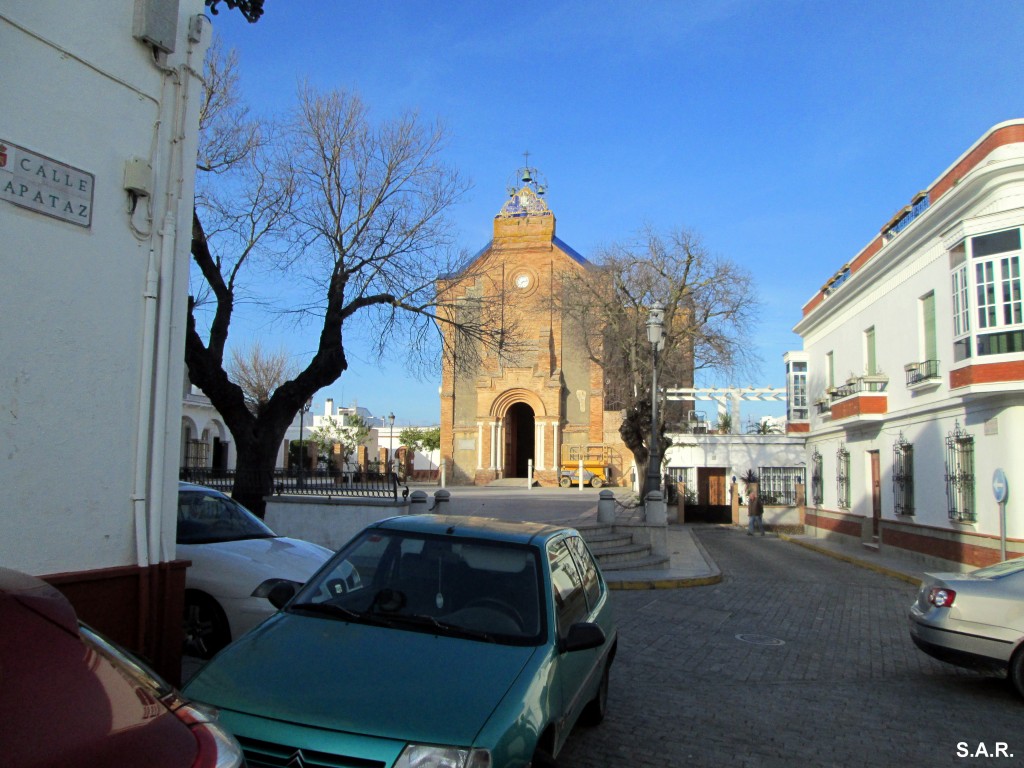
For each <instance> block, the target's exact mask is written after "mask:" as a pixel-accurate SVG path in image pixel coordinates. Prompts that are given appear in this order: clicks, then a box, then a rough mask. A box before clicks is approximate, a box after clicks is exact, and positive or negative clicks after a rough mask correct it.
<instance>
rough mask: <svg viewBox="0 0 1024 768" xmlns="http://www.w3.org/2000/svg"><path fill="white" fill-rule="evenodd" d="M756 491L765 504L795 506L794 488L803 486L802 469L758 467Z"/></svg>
mask: <svg viewBox="0 0 1024 768" xmlns="http://www.w3.org/2000/svg"><path fill="white" fill-rule="evenodd" d="M757 476H758V480H759V481H760V482H759V486H758V490H759V491H760V493H761V501H762V502H764V503H765V504H784V505H786V506H790V507H792V506H794V505H795V504H796V487H797V485H803V484H804V468H803V467H759V468H758V475H757Z"/></svg>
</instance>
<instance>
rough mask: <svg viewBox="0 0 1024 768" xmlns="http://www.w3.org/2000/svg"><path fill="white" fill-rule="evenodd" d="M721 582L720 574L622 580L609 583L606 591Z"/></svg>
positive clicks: (606, 580)
mask: <svg viewBox="0 0 1024 768" xmlns="http://www.w3.org/2000/svg"><path fill="white" fill-rule="evenodd" d="M721 580H722V574H721V573H717V574H712V575H710V576H696V577H679V578H671V577H670V578H664V579H660V578H655V579H622V580H621V581H609V580H608V579H607V578H606V579H605V582H606V583H607V584H608V589H621V590H627V589H631V590H637V589H685V588H686V587H706V586H708V585H709V584H717V583H718V582H720V581H721Z"/></svg>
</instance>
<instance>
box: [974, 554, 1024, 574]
mask: <svg viewBox="0 0 1024 768" xmlns="http://www.w3.org/2000/svg"><path fill="white" fill-rule="evenodd" d="M1021 571H1024V557H1016V558H1014V559H1013V560H1004V561H1003V562H1001V563H996V564H995V565H989V566H986V567H985V568H979V569H978V570H976V571H971V576H977V577H978V578H982V579H999V578H1002V577H1003V576H1011V575H1012V574H1015V573H1020V572H1021Z"/></svg>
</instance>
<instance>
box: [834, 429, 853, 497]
mask: <svg viewBox="0 0 1024 768" xmlns="http://www.w3.org/2000/svg"><path fill="white" fill-rule="evenodd" d="M836 496H837V497H838V498H837V501H838V503H839V508H840V509H849V508H850V452H849V451H848V450H846V445H845V444H840V446H839V450H838V451H836Z"/></svg>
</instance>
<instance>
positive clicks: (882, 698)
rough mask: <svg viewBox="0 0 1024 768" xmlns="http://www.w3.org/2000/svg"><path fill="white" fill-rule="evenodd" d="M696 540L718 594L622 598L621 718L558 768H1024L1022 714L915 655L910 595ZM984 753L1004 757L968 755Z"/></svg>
mask: <svg viewBox="0 0 1024 768" xmlns="http://www.w3.org/2000/svg"><path fill="white" fill-rule="evenodd" d="M697 538H698V540H699V541H700V542H701V544H702V545H703V546H704V547H705V548H706V549H707V551H708V552H709V553H710V555H711V557H712V558H713V559H714V560H715V562H716V563H717V564H718V566H719V567H720V568H721V570H722V573H723V575H724V578H723V580H722V582H721V583H720V584H716V585H712V586H705V587H694V588H690V589H678V590H651V591H624V592H613V593H612V600H613V601H614V604H615V607H616V609H617V613H618V617H619V621H620V632H621V635H620V636H621V640H620V647H619V654H618V657H617V660H616V664H615V667H614V668H613V671H612V678H611V683H612V686H611V703H610V708H609V714H608V717H607V719H606V720H605V722H604V723H603V724H602V725H601V726H598V727H597V728H589V729H588V728H579V729H577V730H576V731H575V732H574V734H573V735H572V736H571V737H570V739H569V743H568V744H567V745H566V747H565V749H564V750H563V752H562V755H561V760H560V764H561V766H562V768H598V767H599V766H613V765H621V766H635V767H637V768H665V766H693V765H707V766H712V765H714V766H719V765H727V766H800V767H801V768H817V767H818V766H860V765H863V766H944V765H960V766H963V765H977V764H985V763H989V762H992V761H993V760H994V761H995V762H996V763H997V764H999V765H1024V728H1022V723H1024V701H1022V700H1021V699H1020V697H1019V696H1017V695H1016V694H1015V693H1014V692H1013V691H1012V689H1011V688H1010V686H1009V685H1008V684H1007V683H1006V681H1004V680H1002V679H998V678H994V677H988V676H984V675H980V674H975V673H972V672H967V671H963V670H959V669H957V668H955V667H952V666H949V665H946V664H943V663H941V662H938V661H934V660H932V659H931V658H930V657H928V656H926V655H925V654H924V653H922V652H920V651H918V650H917V648H916V647H915V646H914V645H913V643H912V642H911V640H910V637H909V634H908V631H907V619H906V615H907V610H908V608H909V606H910V603H911V602H912V600H913V597H914V595H915V593H916V589H915V588H914V587H913V586H911V585H909V584H907V583H905V582H902V581H898V580H896V579H893V578H891V577H888V576H884V575H881V574H877V573H874V572H871V571H867V570H864V569H861V568H857V567H855V566H853V565H850V564H848V563H844V562H841V561H838V560H835V559H832V558H829V557H826V556H823V555H821V554H818V553H814V552H809V551H806V550H804V549H803V548H801V547H798V546H795V545H793V544H791V543H788V542H785V541H782V540H780V539H777V538H774V537H765V538H761V537H754V538H750V537H747V536H745V535H744V534H743V532H742V531H738V530H736V529H732V528H728V527H713V526H707V527H700V528H698V529H697ZM960 742H966V744H967V746H966V748H964V747H961V748H960V750H959V752H958V743H960ZM981 743H983V744H984V747H983V749H984V750H987V751H988V753H989V754H992V755H994V754H995V752H996V749H997V748H998V745H999V743H1004V744H1006V752H1007V753H1008V755H1007V756H1006V757H998V758H996V757H992V758H985V757H975V758H967V757H964V756H963V754H964V750H965V749H966V750H969V751H970V752H971V753H972V754H974V753H976V752H979V744H981ZM981 754H984V752H982V753H981ZM1009 755H1012V757H1010V756H1009Z"/></svg>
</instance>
